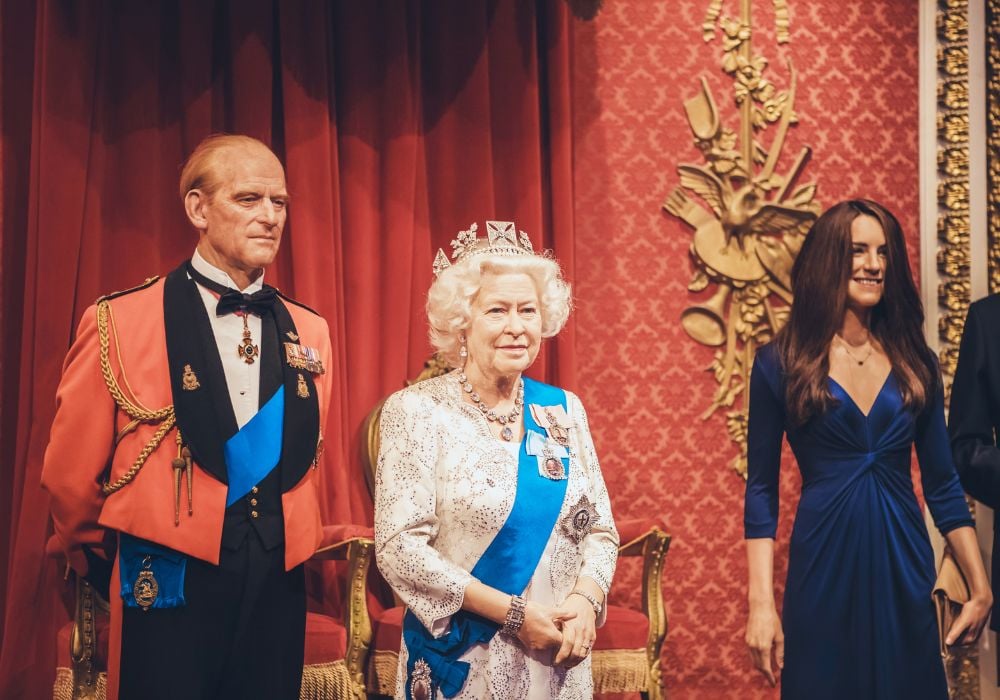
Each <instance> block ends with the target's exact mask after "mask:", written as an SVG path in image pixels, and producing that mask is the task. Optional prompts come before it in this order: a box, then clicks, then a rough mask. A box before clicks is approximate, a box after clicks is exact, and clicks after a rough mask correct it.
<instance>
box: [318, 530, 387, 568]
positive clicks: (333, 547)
mask: <svg viewBox="0 0 1000 700" xmlns="http://www.w3.org/2000/svg"><path fill="white" fill-rule="evenodd" d="M374 537H375V533H374V531H373V530H372V528H370V527H365V526H364V525H324V526H323V539H322V540H321V541H320V544H319V548H318V549H317V550H316V551H315V552H313V555H312V556H311V557H310V559H314V560H334V561H348V560H349V558H350V552H349V550H350V546H351V543H355V542H356V543H363V544H364V545H366V546H367V547H374V546H375V539H374ZM357 546H361V545H360V544H359V545H357ZM369 556H370V553H369Z"/></svg>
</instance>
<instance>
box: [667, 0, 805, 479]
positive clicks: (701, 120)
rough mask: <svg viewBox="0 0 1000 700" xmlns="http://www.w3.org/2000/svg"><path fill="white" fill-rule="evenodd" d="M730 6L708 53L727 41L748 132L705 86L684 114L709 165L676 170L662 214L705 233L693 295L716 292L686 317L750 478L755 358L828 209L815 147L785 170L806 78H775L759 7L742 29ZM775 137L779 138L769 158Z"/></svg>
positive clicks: (783, 39) (781, 36) (744, 9)
mask: <svg viewBox="0 0 1000 700" xmlns="http://www.w3.org/2000/svg"><path fill="white" fill-rule="evenodd" d="M773 2H774V11H775V25H776V35H777V40H778V42H779V43H787V42H788V41H789V39H790V37H789V33H788V29H789V27H788V3H787V1H786V0H773ZM723 5H724V2H723V0H712V1H711V3H710V4H709V7H708V10H707V13H706V16H705V21H704V23H703V24H702V27H701V29H702V33H703V38H704V39H705V41H713V40H714V39H715V38H716V37H717V36H718V35H719V34H721V37H722V65H721V67H722V70H723V72H725V73H726V74H727V75H729V76H730V77H731V78H732V81H733V82H732V85H733V101H734V102H735V104H736V105H737V106H738V108H739V119H740V123H739V128H738V130H737V131H734V130H733V129H730V128H728V127H727V126H725V124H724V123H723V120H722V117H721V116H720V114H719V110H718V108H717V106H716V102H715V98H714V97H713V95H712V93H711V90H710V89H709V87H708V83H707V81H706V80H705V79H704V78H702V80H701V85H700V90H699V92H698V94H696V95H695V96H693V97H691V98H690V99H688V100H686V101H685V102H684V109H685V112H686V114H687V120H688V124H689V125H690V127H691V131H692V132H693V134H694V142H695V145H696V146H697V147H698V149H699V151H701V154H702V156H703V158H704V163H702V164H684V163H682V164H679V165H678V166H677V172H678V174H679V176H680V185H679V186H678V187H676V188H675V189H674V190H673V191H672V192H671V193H670V194H669V195H668V196H667V199H666V201H665V202H664V204H663V208H664V209H665V210H666V211H667V212H668V213H670V214H672V215H674V216H676V217H678V218H680V219H682V220H683V221H684V222H685V223H687V224H688V225H689V226H691V227H692V228H693V229H694V234H693V237H692V241H691V247H690V254H691V259H692V262H693V263H694V274H693V277H692V279H691V282H690V283H689V284H688V289H689V290H690V291H691V292H693V293H699V292H704V291H705V290H711V294H710V296H709V298H708V299H707V300H705V301H702V302H700V303H698V304H694V305H692V306H690V307H689V308H687V309H686V310H685V311H684V312H683V314H682V315H681V324H682V326H683V327H684V330H685V331H686V332H687V333H688V335H689V336H691V337H692V338H693V339H694V340H695V341H697V342H699V343H701V344H703V345H707V346H709V347H715V348H718V350H717V351H716V353H715V357H714V359H713V361H712V363H711V365H710V367H709V368H708V369H709V371H711V372H712V373H713V376H714V379H715V382H716V383H717V384H718V389H717V390H716V392H715V394H714V396H713V399H712V403H711V404H710V405H709V407H708V408H707V410H706V411H705V412H704V413H703V414H702V419H703V420H705V419H708V418H709V417H710V416H711V415H713V414H714V413H715V412H716V411H717V410H720V409H722V410H724V411H725V415H726V429H727V432H728V434H729V437H730V439H731V440H732V441H733V442H734V443H736V446H737V448H738V450H739V452H738V454H737V455H736V457H734V459H733V460H732V461H731V462H730V466H731V467H732V468H733V469H734V470H735V471H736V472H737V473H738V474H740V475H741V476H743V477H744V478H745V477H746V470H747V447H746V427H747V406H746V401H745V391H744V389H745V387H746V386H747V384H748V382H749V375H750V367H751V364H752V362H753V357H754V353H755V351H756V349H757V348H758V347H759V346H760V345H762V344H764V343H766V342H768V341H769V340H770V339H771V338H772V337H773V336H774V334H775V333H776V332H777V331H778V330H779V329H780V328H781V327H782V326H783V325H784V323H785V320H786V319H787V317H788V309H789V306H788V305H789V304H790V303H791V300H792V294H791V268H792V263H793V261H794V259H795V256H796V255H797V254H798V252H799V250H800V249H801V247H802V243H803V239H804V237H805V234H806V232H807V231H808V230H809V227H810V226H811V225H812V222H813V221H814V220H815V219H816V217H817V216H818V214H819V211H820V205H819V202H817V201H816V199H815V196H816V183H813V182H811V183H806V184H801V185H796V182H797V180H798V177H799V175H800V174H801V173H802V170H803V169H804V168H805V166H806V163H807V162H808V161H809V157H810V155H811V150H810V149H809V148H808V147H806V148H802V149H801V151H800V152H799V153H798V154H797V155H796V157H795V160H794V162H793V163H792V164H791V167H790V168H789V169H788V170H786V171H779V170H778V161H779V159H780V157H781V154H782V148H783V146H784V143H785V137H786V136H787V133H788V129H789V127H790V126H792V125H793V124H795V123H796V122H797V116H796V114H795V110H794V104H795V90H796V72H795V69H794V67H793V66H792V64H791V62H790V61H789V63H788V66H787V67H788V73H789V84H788V87H787V88H785V89H779V88H778V86H777V85H776V84H775V83H774V82H772V81H771V80H770V78H769V77H767V74H766V71H767V67H768V61H767V59H766V58H765V57H764V56H762V55H760V54H756V53H754V52H753V49H752V46H751V37H752V34H753V31H752V25H751V12H750V10H751V0H740V4H739V5H740V6H739V11H740V16H739V18H738V19H737V18H734V17H729V16H727V15H725V14H724V7H723ZM769 131H770V133H773V136H772V138H771V139H770V144H769V145H767V146H765V145H764V143H763V137H764V136H765V134H766V133H768V132H769ZM691 195H695V196H696V197H697V198H698V199H697V200H696V199H693V198H692V196H691Z"/></svg>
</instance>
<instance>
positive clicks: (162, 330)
mask: <svg viewBox="0 0 1000 700" xmlns="http://www.w3.org/2000/svg"><path fill="white" fill-rule="evenodd" d="M183 270H184V267H183V266H182V267H181V268H178V270H177V271H175V272H173V273H171V275H170V276H168V277H167V278H164V279H156V280H151V281H149V282H148V283H147V284H146V285H144V286H142V287H139V288H136V289H134V290H130V291H128V292H124V293H119V294H115V295H111V296H110V297H106V298H104V299H103V300H99V301H98V303H97V304H95V305H94V306H91V307H90V308H88V309H87V311H86V313H85V314H84V316H83V319H82V320H81V322H80V327H79V330H78V331H77V336H76V340H75V341H74V343H73V345H72V347H71V348H70V351H69V354H68V355H67V357H66V361H65V364H64V367H63V375H62V379H61V381H60V384H59V389H58V391H57V394H56V401H57V409H56V416H55V420H54V422H53V425H52V433H51V438H50V442H49V445H48V448H47V450H46V452H45V461H44V465H43V468H42V485H43V487H44V488H45V489H47V490H48V492H49V493H50V494H51V510H52V518H53V521H54V524H55V531H56V534H57V535H58V537H59V538H60V539H61V540H62V543H63V546H64V548H65V550H66V552H67V555H68V557H69V560H70V564H71V565H72V567H73V568H74V569H75V570H76V571H77V572H79V573H80V574H85V573H86V572H87V568H88V564H87V558H86V557H85V556H84V552H83V547H84V546H87V547H89V548H91V549H92V550H94V551H95V552H98V553H103V554H104V555H105V557H107V558H110V556H113V553H111V552H108V551H107V549H106V548H105V543H106V542H108V541H109V540H108V532H109V531H118V532H125V533H128V534H130V535H134V536H136V537H140V538H142V539H145V540H150V541H152V542H156V543H158V544H161V545H164V546H166V547H169V548H171V549H174V550H176V551H178V552H183V553H184V554H187V555H190V556H193V557H197V558H199V559H203V560H205V561H208V562H211V563H214V564H217V563H218V561H219V553H220V542H221V536H222V525H223V515H224V512H225V509H226V493H227V486H226V484H225V483H224V481H223V480H220V470H221V471H222V475H221V476H222V478H224V471H225V465H224V463H223V464H221V465H220V463H219V462H220V456H221V441H219V440H218V439H217V438H218V436H213V435H212V434H211V426H210V425H208V424H211V423H212V421H211V419H210V415H211V414H210V408H211V406H212V404H213V401H216V402H217V401H221V400H226V401H228V393H226V392H227V390H226V387H225V380H224V377H222V379H221V386H219V384H220V381H219V379H220V376H221V372H219V373H216V374H215V375H213V373H212V372H211V371H210V368H207V366H209V365H212V362H211V358H206V357H200V356H199V355H198V352H199V350H198V348H199V347H200V348H206V347H208V346H209V344H207V343H203V342H198V338H199V334H202V335H203V334H204V332H205V328H208V330H209V331H210V327H209V326H207V325H205V324H204V323H202V326H199V323H198V319H197V315H198V314H199V313H203V312H204V306H203V305H202V306H201V307H200V310H198V307H197V306H196V302H198V301H199V300H198V299H197V294H196V291H195V289H194V283H193V281H192V280H190V279H188V278H187V276H186V275H185V274H183ZM289 301H290V300H289ZM189 316H190V318H189ZM275 316H276V318H277V319H278V324H277V325H278V331H279V340H280V341H282V345H283V346H284V343H291V344H292V345H293V346H295V347H292V348H285V347H282V350H283V351H282V352H281V358H282V363H283V366H282V370H283V372H284V376H285V380H284V381H285V386H286V392H285V395H286V398H285V405H286V420H285V424H284V425H285V430H284V432H285V439H284V442H283V453H282V455H283V456H282V465H283V466H282V470H283V472H282V473H283V488H282V496H281V499H282V510H283V517H284V528H285V566H286V568H288V569H291V568H292V567H294V566H296V565H297V564H299V563H301V562H303V561H305V560H306V559H308V558H309V557H310V556H311V555H312V553H313V552H314V551H315V550H316V547H317V546H318V545H319V542H320V539H321V535H322V525H321V522H320V510H319V500H318V495H317V483H316V478H317V477H316V474H315V471H316V470H315V466H316V461H317V460H318V457H319V452H320V451H321V443H322V430H321V428H322V426H323V425H324V421H325V419H326V415H327V409H328V406H329V401H330V385H329V378H328V375H325V374H323V373H322V371H321V369H320V367H322V368H323V369H325V368H328V367H329V366H330V356H331V346H330V338H329V329H328V327H327V324H326V321H324V320H323V318H322V317H320V316H319V315H317V314H316V313H315V312H313V311H311V310H309V309H307V308H306V307H303V306H300V305H298V304H296V303H294V302H291V303H288V304H285V303H283V302H282V300H281V299H280V298H279V299H278V301H277V302H276V305H275ZM203 321H204V322H207V315H204V319H203ZM168 327H169V328H170V329H171V330H170V332H169V333H168ZM168 335H170V336H171V342H170V343H169V344H170V347H171V350H170V351H168ZM285 336H287V337H285ZM192 339H194V340H192ZM299 350H302V351H303V352H299ZM313 351H315V352H313ZM185 353H186V354H185ZM102 355H104V359H103V360H102ZM171 355H173V356H171ZM304 355H309V356H313V355H318V360H319V362H320V363H321V365H320V364H318V363H316V362H314V361H311V362H310V363H308V365H305V364H303V363H302V362H301V360H302V358H303V356H304ZM296 358H297V359H296ZM293 364H296V365H297V366H291V365H293ZM215 365H218V353H217V352H216V354H215ZM311 370H312V371H311ZM175 375H176V376H175ZM113 392H117V393H118V397H117V398H118V400H116V397H115V396H113ZM222 397H225V398H224V399H223V398H222ZM123 406H126V407H128V410H126V409H124V408H123ZM170 407H173V409H171V408H170ZM206 411H207V412H206ZM199 412H202V413H199ZM134 414H138V415H140V416H146V417H149V416H152V418H151V419H150V420H139V421H136V420H135V418H134ZM164 414H167V418H166V419H158V417H160V416H163V415H164ZM170 414H175V418H176V421H177V423H176V424H174V425H172V426H170V425H168V424H169V423H170V422H172V421H173V419H172V418H170ZM206 418H207V420H206ZM206 426H208V427H206ZM165 427H168V428H169V429H168V430H166V432H165V434H162V436H161V437H162V439H161V440H160V441H159V442H158V444H157V441H156V439H155V438H156V436H157V433H158V431H160V433H163V430H164V428H165ZM178 427H180V428H181V429H182V430H181V433H182V438H183V444H184V445H187V446H188V447H189V450H190V453H191V454H192V455H193V457H192V460H191V461H192V470H191V471H192V488H191V512H190V513H189V512H188V501H187V485H186V474H185V470H182V471H181V474H182V477H181V492H182V498H181V506H180V508H179V509H178V508H177V499H176V496H177V493H176V490H175V486H176V484H175V475H176V472H175V468H174V466H175V460H176V459H178V457H179V456H180V446H179V445H178V442H177V434H178ZM144 451H146V452H148V457H147V458H146V459H145V461H144V462H143V463H142V464H141V466H140V467H139V468H138V470H137V471H135V465H136V463H137V460H140V459H141V457H142V455H143V454H144ZM132 472H134V475H133V476H132V477H131V479H130V480H129V475H130V474H132ZM286 476H287V477H288V479H291V481H289V482H288V483H284V482H285V480H286V479H285V477H286ZM123 480H124V481H127V483H125V484H124V485H120V488H118V489H117V490H115V491H113V492H111V493H109V494H107V493H106V492H105V489H104V486H105V485H106V484H111V485H112V486H117V485H119V484H121V481H123ZM112 596H113V597H114V593H112Z"/></svg>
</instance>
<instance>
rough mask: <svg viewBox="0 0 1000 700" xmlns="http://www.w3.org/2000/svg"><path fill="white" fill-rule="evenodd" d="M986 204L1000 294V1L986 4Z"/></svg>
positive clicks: (993, 275) (993, 277)
mask: <svg viewBox="0 0 1000 700" xmlns="http://www.w3.org/2000/svg"><path fill="white" fill-rule="evenodd" d="M986 149H987V162H986V168H987V170H986V177H987V182H986V202H987V207H988V209H987V212H986V216H987V222H988V223H987V229H988V236H989V262H988V265H989V289H990V292H992V293H994V294H995V293H997V292H1000V0H987V2H986Z"/></svg>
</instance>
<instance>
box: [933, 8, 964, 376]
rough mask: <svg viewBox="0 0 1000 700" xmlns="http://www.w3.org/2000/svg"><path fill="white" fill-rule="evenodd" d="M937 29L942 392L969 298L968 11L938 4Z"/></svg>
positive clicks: (952, 373)
mask: <svg viewBox="0 0 1000 700" xmlns="http://www.w3.org/2000/svg"><path fill="white" fill-rule="evenodd" d="M936 24H937V71H938V75H937V131H938V134H937V136H938V138H937V164H938V185H937V204H938V221H937V231H938V239H939V243H940V245H939V247H938V251H937V268H938V289H937V298H938V306H939V307H940V314H939V316H938V340H939V345H938V355H939V358H940V361H941V372H942V374H943V375H944V381H945V388H946V391H947V392H948V393H949V394H950V393H951V382H952V379H953V378H954V376H955V367H956V366H957V364H958V346H959V343H960V342H961V340H962V329H963V327H964V326H965V314H966V312H967V311H968V309H969V302H970V299H971V296H972V286H971V280H970V277H969V275H970V268H971V260H970V249H969V234H970V227H969V5H968V1H967V0H939V3H938V12H937V18H936Z"/></svg>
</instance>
